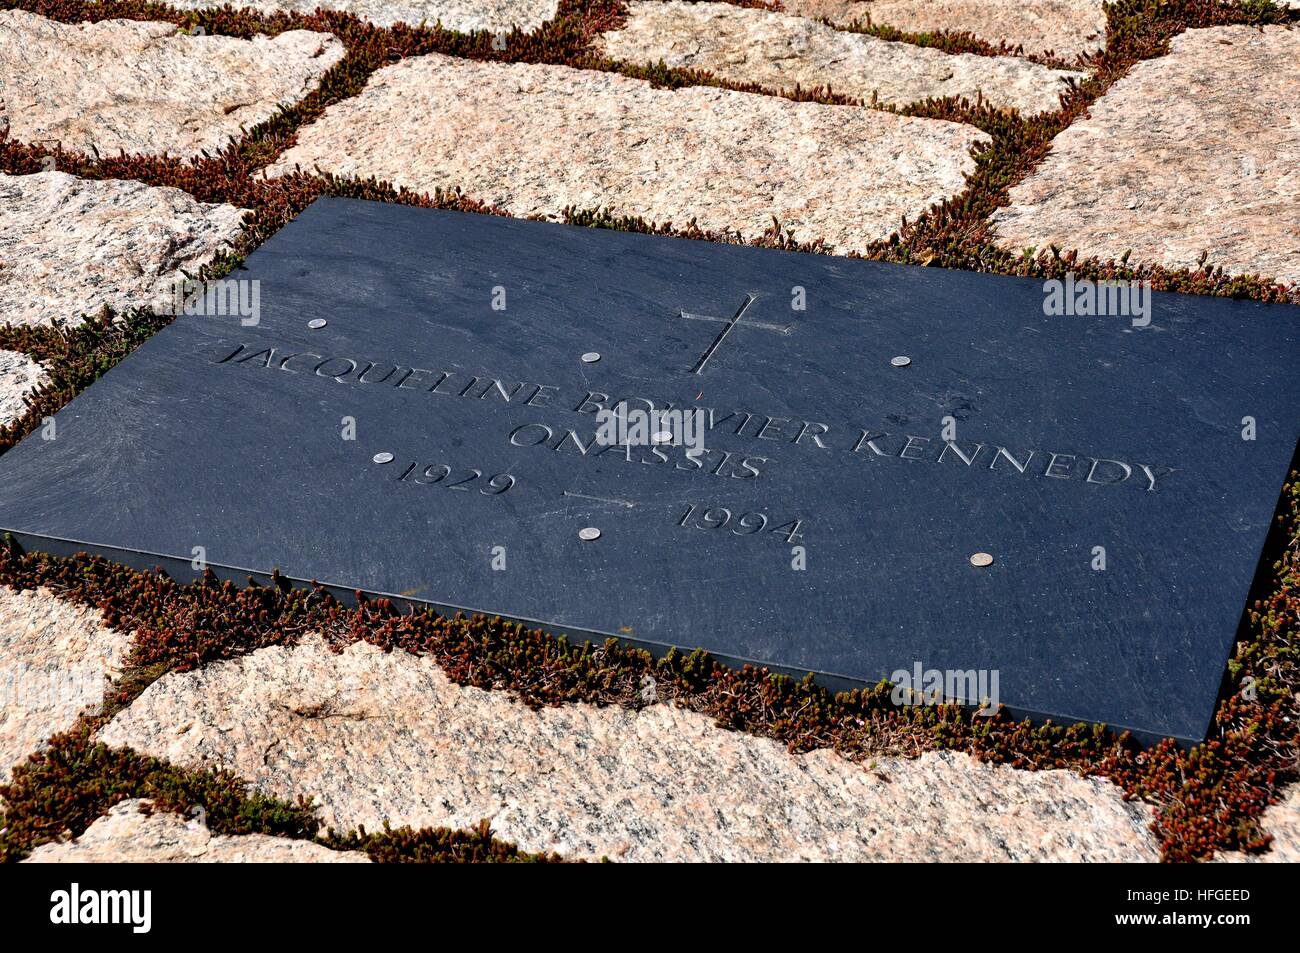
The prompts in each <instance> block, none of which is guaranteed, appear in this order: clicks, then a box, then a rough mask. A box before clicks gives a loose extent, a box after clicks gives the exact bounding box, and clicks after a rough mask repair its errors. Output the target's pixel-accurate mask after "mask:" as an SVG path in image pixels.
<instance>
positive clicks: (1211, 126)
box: [993, 26, 1300, 282]
mask: <svg viewBox="0 0 1300 953" xmlns="http://www.w3.org/2000/svg"><path fill="white" fill-rule="evenodd" d="M1170 90H1177V91H1178V95H1176V96H1171V95H1169V91H1170ZM1153 103H1159V104H1160V105H1159V107H1158V108H1154V107H1153V106H1152V104H1153ZM993 222H994V225H995V227H996V230H997V235H998V238H999V240H1000V242H1001V244H1002V245H1003V246H1004V247H1006V248H1009V249H1011V250H1013V251H1020V250H1022V249H1024V248H1026V247H1029V246H1034V247H1037V248H1045V247H1046V246H1048V245H1057V246H1059V247H1060V248H1061V249H1063V250H1069V249H1075V248H1077V249H1079V251H1080V253H1081V255H1083V256H1093V255H1095V256H1097V257H1099V258H1103V259H1105V258H1119V257H1120V256H1122V255H1123V254H1124V252H1125V251H1126V250H1129V249H1132V257H1131V258H1130V262H1132V263H1134V264H1136V263H1140V262H1146V263H1153V264H1161V265H1167V266H1168V267H1170V268H1195V267H1197V263H1198V261H1199V260H1200V258H1201V255H1202V254H1204V253H1208V254H1209V259H1208V264H1210V265H1221V266H1222V267H1223V268H1224V270H1225V271H1227V272H1228V273H1230V274H1236V273H1255V274H1260V275H1264V276H1268V277H1273V278H1276V279H1279V280H1281V281H1286V282H1300V30H1296V29H1287V28H1286V27H1266V28H1264V29H1263V30H1257V29H1253V28H1250V27H1244V26H1232V27H1216V28H1213V29H1206V30H1189V31H1187V32H1186V33H1183V34H1181V35H1180V36H1176V37H1174V40H1173V43H1172V46H1171V50H1170V53H1169V55H1168V56H1164V57H1160V58H1159V59H1154V60H1147V61H1145V62H1141V63H1138V64H1137V65H1136V66H1135V67H1134V68H1133V70H1132V71H1131V72H1130V73H1129V75H1128V76H1126V77H1124V78H1123V79H1121V80H1120V81H1119V82H1118V83H1116V84H1115V85H1114V86H1113V87H1112V88H1111V90H1110V92H1109V93H1107V94H1106V95H1105V96H1104V97H1102V99H1101V100H1100V101H1099V102H1098V103H1096V104H1095V105H1094V106H1093V107H1092V109H1091V111H1090V115H1089V116H1088V117H1087V118H1084V119H1080V120H1079V121H1077V122H1075V123H1074V124H1073V125H1071V126H1069V127H1068V128H1067V129H1066V130H1065V131H1064V132H1062V133H1061V134H1060V135H1059V136H1057V137H1056V139H1055V140H1054V141H1053V143H1052V150H1051V152H1050V153H1049V154H1048V156H1047V158H1046V159H1045V160H1044V161H1043V162H1042V163H1041V164H1039V166H1038V167H1037V168H1036V169H1035V170H1034V172H1033V173H1032V174H1031V175H1030V176H1029V177H1028V178H1027V179H1026V180H1025V181H1024V182H1022V183H1020V184H1019V185H1017V186H1016V187H1014V188H1013V189H1012V190H1011V205H1010V207H1008V208H1003V209H999V210H998V211H997V212H996V213H995V214H994V216H993Z"/></svg>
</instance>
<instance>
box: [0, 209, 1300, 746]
mask: <svg viewBox="0 0 1300 953" xmlns="http://www.w3.org/2000/svg"><path fill="white" fill-rule="evenodd" d="M239 277H242V278H245V279H257V280H259V281H260V282H261V285H260V306H261V313H260V323H259V324H257V325H256V326H249V327H245V326H241V325H240V323H239V318H237V317H200V316H197V315H191V316H185V317H182V318H180V319H178V320H177V321H176V322H175V323H174V324H173V325H172V326H170V327H169V328H167V329H166V330H164V331H162V332H160V333H159V334H158V335H156V336H155V337H154V338H153V339H151V340H150V341H149V342H148V343H146V344H145V345H144V346H143V347H142V348H141V349H140V350H139V351H138V352H137V353H136V354H134V355H132V356H131V357H130V358H128V359H127V360H126V361H124V362H123V363H122V364H121V365H119V366H118V367H117V368H115V369H114V370H112V371H110V372H109V373H108V374H107V375H106V376H105V377H104V378H103V379H102V380H101V381H100V382H98V383H97V384H95V385H94V386H93V387H92V388H90V389H89V390H88V391H87V392H86V393H84V394H83V395H82V396H81V397H79V398H78V399H77V400H76V401H74V402H73V403H72V404H71V405H69V407H67V408H66V409H65V410H64V411H63V412H62V413H61V414H60V415H59V416H58V439H57V440H55V441H52V442H48V441H42V440H41V439H40V437H39V435H36V436H34V437H32V438H29V439H28V440H27V441H25V442H24V443H23V444H21V445H20V446H19V447H17V448H15V449H14V450H13V451H10V453H8V454H6V455H5V456H4V458H3V459H0V486H3V487H4V488H5V489H4V490H3V492H0V528H5V529H9V530H12V531H15V532H16V533H17V534H18V535H19V538H20V539H21V540H22V541H24V542H25V544H27V545H29V546H35V547H41V548H47V549H52V550H55V551H68V550H71V549H75V548H78V547H79V546H83V545H85V544H90V548H92V549H94V550H95V551H100V552H104V553H107V554H110V555H112V556H113V557H114V558H117V559H120V560H123V561H128V562H134V563H135V564H137V565H146V566H147V565H152V564H155V563H159V562H162V563H165V564H166V565H168V566H169V567H171V568H173V569H176V570H183V569H186V568H187V567H188V566H189V565H190V560H191V559H192V558H193V556H194V554H195V551H196V550H195V548H196V547H202V553H203V555H204V556H205V557H206V559H207V561H208V562H209V564H211V565H212V566H213V567H214V568H216V569H218V570H220V571H222V572H225V573H227V574H238V573H241V572H244V571H248V570H256V571H258V572H268V571H270V570H271V569H272V568H273V567H278V568H279V569H280V570H281V572H283V573H284V574H286V575H288V576H290V577H292V578H297V579H318V580H320V581H322V582H325V583H330V584H335V585H338V586H340V587H343V588H347V589H351V588H360V589H365V590H369V591H372V592H378V593H386V594H392V595H400V596H404V597H406V598H409V599H413V600H417V601H427V602H430V603H432V604H435V605H438V606H440V607H444V608H445V607H448V606H454V607H461V608H466V609H471V610H475V611H485V612H491V613H498V614H502V615H507V616H513V617H516V618H521V619H525V620H536V621H539V622H542V623H545V624H546V625H547V626H548V627H550V628H552V629H553V630H556V631H564V632H568V633H571V634H573V635H575V636H577V637H579V638H582V637H592V638H602V637H604V636H607V635H615V636H620V637H623V638H628V639H632V640H634V641H638V642H641V643H643V644H648V645H665V644H678V645H682V646H687V647H694V646H703V647H705V648H707V649H709V650H710V651H713V652H715V653H717V654H719V655H721V656H723V657H725V658H728V659H733V660H734V659H751V660H756V661H760V662H763V663H765V664H770V665H774V666H777V667H780V668H783V669H786V670H794V671H800V670H804V671H806V670H813V671H817V672H820V673H825V674H827V675H835V676H842V677H846V678H848V679H852V680H856V681H864V682H875V681H876V680H878V679H879V678H881V677H887V676H888V675H890V673H891V672H893V671H895V670H898V669H909V670H910V669H911V668H912V667H913V665H914V664H915V663H921V664H922V665H923V666H924V667H925V668H927V669H929V668H933V669H954V670H972V669H973V670H996V671H997V672H998V675H999V679H1000V687H999V697H1000V700H1001V701H1003V702H1004V703H1006V704H1008V705H1009V706H1010V707H1011V708H1012V709H1013V710H1014V711H1017V712H1025V713H1032V714H1037V715H1039V716H1043V715H1050V716H1052V717H1054V718H1056V719H1058V720H1075V719H1083V720H1096V721H1104V722H1107V723H1109V724H1112V725H1116V726H1122V727H1131V728H1135V729H1138V730H1140V731H1141V732H1143V733H1144V734H1145V735H1147V736H1156V735H1173V736H1176V737H1180V738H1183V739H1197V738H1199V737H1203V735H1204V731H1205V729H1206V726H1207V724H1208V721H1209V718H1210V715H1211V712H1212V709H1213V705H1214V701H1215V697H1216V693H1217V690H1218V687H1219V683H1220V679H1221V676H1222V673H1223V669H1224V664H1225V661H1226V659H1227V657H1228V652H1229V648H1230V645H1231V642H1232V639H1233V636H1234V634H1235V632H1236V630H1237V626H1238V623H1239V621H1240V619H1241V615H1242V611H1243V608H1244V606H1245V602H1246V594H1247V590H1248V587H1249V585H1250V582H1251V579H1252V577H1253V575H1254V573H1255V570H1256V565H1257V561H1258V558H1259V555H1260V551H1261V547H1262V544H1263V541H1264V538H1265V534H1266V531H1267V529H1268V525H1269V521H1270V519H1271V516H1272V514H1273V511H1274V508H1275V505H1276V503H1277V499H1278V491H1279V488H1280V487H1281V485H1282V482H1283V479H1284V477H1285V474H1286V470H1287V467H1288V465H1289V463H1290V461H1291V459H1292V455H1293V452H1294V450H1295V448H1296V441H1297V436H1298V434H1297V429H1296V427H1297V425H1296V416H1295V413H1294V410H1295V407H1296V405H1297V400H1298V399H1300V381H1298V380H1297V378H1296V375H1294V374H1293V373H1290V364H1291V362H1292V361H1293V359H1294V354H1295V353H1296V343H1297V324H1296V319H1297V310H1296V309H1294V308H1290V307H1276V306H1274V307H1269V306H1264V305H1259V304H1255V303H1250V302H1234V301H1226V300H1217V299H1208V298H1199V297H1187V296H1172V295H1156V296H1155V297H1154V302H1153V314H1152V321H1151V325H1150V326H1149V327H1145V328H1138V327H1133V326H1132V323H1131V321H1130V320H1128V319H1126V318H1095V317H1093V318H1088V317H1068V318H1067V317H1045V316H1044V314H1043V289H1042V287H1041V285H1040V284H1038V283H1036V282H1033V281H1029V280H1021V279H1011V278H1000V277H993V276H987V275H978V274H972V273H965V272H949V271H940V270H936V269H919V268H917V269H912V268H903V267H898V266H891V265H885V264H880V263H872V262H861V261H849V260H845V259H841V258H834V257H830V256H809V255H795V254H789V253H783V252H775V251H767V250H757V249H751V248H744V247H735V246H722V245H712V244H706V243H700V242H690V241H682V240H677V239H665V238H653V237H647V236H640V235H631V234H624V233H616V232H608V231H598V230H584V229H576V228H569V227H565V226H556V225H549V224H545V223H538V222H521V221H514V220H506V219H500V218H495V217H487V216H470V215H461V214H456V213H448V212H434V211H429V210H424V209H414V208H405V207H399V206H386V205H377V204H369V203H360V202H354V201H346V200H333V199H329V200H321V201H320V202H318V203H317V204H315V205H314V206H312V207H311V208H310V209H308V210H307V212H305V213H304V214H303V215H302V216H301V217H300V218H299V219H298V220H297V221H296V222H294V223H292V224H291V225H290V226H288V227H287V228H286V229H284V230H283V231H281V232H280V233H279V234H277V235H276V236H275V237H274V238H273V239H271V240H270V241H269V242H268V243H267V244H266V245H264V246H263V247H262V248H261V249H260V250H259V251H257V252H256V253H255V254H254V255H253V256H252V257H250V259H249V261H248V265H247V270H246V271H244V272H241V273H239ZM800 289H802V290H801V291H800ZM502 293H504V298H503V297H502ZM750 295H755V296H756V297H755V298H754V300H753V301H752V303H751V304H750V305H749V306H748V307H746V308H745V309H744V312H743V315H742V319H741V321H740V323H739V324H736V325H735V326H734V327H732V329H731V331H730V332H729V333H728V334H727V335H725V336H720V334H719V331H720V328H722V327H725V321H726V320H727V319H729V318H730V317H731V316H733V315H734V314H736V313H737V311H738V310H739V309H740V306H741V304H742V303H743V302H744V301H745V300H747V296H750ZM800 299H806V305H807V306H806V310H802V311H800V310H794V309H792V303H794V302H796V301H799V300H800ZM502 301H504V304H505V308H504V310H495V309H494V307H493V305H494V303H496V304H498V305H499V304H501V303H502ZM315 318H324V319H326V320H327V322H328V323H327V324H326V326H325V327H323V328H320V329H318V330H311V329H309V328H308V322H309V321H310V320H312V319H315ZM709 319H721V320H709ZM720 337H721V342H720V343H719V344H718V346H717V347H716V348H714V349H713V350H711V351H710V346H711V345H712V344H713V342H715V341H718V340H719V338H720ZM592 352H594V353H598V354H599V355H600V359H599V360H598V361H596V362H594V363H584V362H583V360H582V355H584V354H588V353H592ZM705 355H708V360H707V361H706V362H704V366H703V367H700V364H701V359H702V358H703V357H704V356H705ZM896 356H907V357H909V358H910V365H909V366H907V367H905V368H897V367H894V366H892V364H891V359H892V358H894V357H896ZM697 368H699V372H698V373H695V372H694V371H695V370H696V369H697ZM444 375H446V376H444ZM363 376H364V377H365V381H366V382H364V383H361V382H359V381H358V378H360V377H363ZM475 378H476V379H477V380H476V381H472V379H475ZM494 381H500V387H497V386H496V385H495V384H494V383H493V382H494ZM592 392H599V393H600V394H604V395H609V396H610V398H612V399H613V400H617V399H618V398H624V397H626V398H639V399H650V400H653V401H655V402H657V403H659V404H660V405H662V404H663V403H664V402H669V403H673V404H675V405H677V406H679V407H687V408H712V409H713V410H714V421H715V427H714V429H713V430H711V431H710V432H709V433H708V434H707V435H706V447H707V450H706V452H705V454H704V455H703V456H702V458H700V463H699V465H698V466H697V465H696V464H695V463H694V462H692V461H691V460H689V459H688V458H686V456H685V454H684V451H683V450H682V448H672V447H670V448H645V447H638V448H632V449H631V450H623V449H619V448H615V449H613V450H605V452H601V451H602V450H604V449H605V448H601V447H599V446H597V445H593V443H592V439H593V433H594V430H595V427H596V420H595V418H594V415H593V414H592V413H589V412H584V411H590V410H593V409H594V408H595V406H597V405H600V404H606V405H607V404H609V403H610V402H611V401H610V400H605V401H602V400H600V399H599V398H593V397H592V396H591V393H592ZM507 397H509V398H510V399H509V400H507V399H506V398H507ZM1245 416H1251V417H1253V418H1254V420H1255V424H1256V430H1257V439H1255V440H1253V441H1244V440H1243V439H1242V433H1241V430H1242V418H1243V417H1245ZM944 418H952V420H953V421H955V426H956V428H957V430H956V436H955V440H954V441H953V445H952V446H949V445H947V444H945V443H944V441H943V439H942V438H941V434H942V428H943V427H944ZM349 421H351V422H353V423H355V432H356V440H354V441H348V440H344V439H342V434H343V432H344V431H345V430H346V429H347V428H348V425H349ZM570 431H571V432H572V434H571V435H570ZM736 431H739V432H736ZM512 435H513V438H514V439H513V442H512ZM534 441H536V443H534ZM583 448H585V452H584V450H583ZM998 448H1005V453H1000V452H999V449H998ZM656 449H658V450H661V453H662V457H661V456H660V454H657V453H655V450H656ZM380 452H388V453H392V454H393V455H394V457H395V459H394V460H393V462H392V463H388V464H376V463H374V462H373V458H374V455H375V454H377V453H380ZM967 460H969V462H966V461H967ZM1094 461H1101V462H1094ZM412 463H418V464H419V467H418V468H417V469H416V470H414V471H411V470H410V467H411V464H412ZM444 466H445V467H446V468H447V472H446V473H445V474H444V473H443V469H442V468H443V467H444ZM426 467H427V468H429V470H428V471H427V472H428V473H429V474H430V476H429V478H428V479H429V485H420V483H418V482H416V480H415V478H414V477H409V474H411V473H414V474H415V475H416V476H421V475H423V474H424V473H425V472H426V470H425V468H426ZM1022 468H1023V472H1022ZM1049 470H1050V473H1049V472H1048V471H1049ZM475 472H477V474H478V475H477V476H475V475H474V474H475ZM404 473H407V474H408V477H409V478H408V479H406V480H401V479H399V477H401V476H402V474H404ZM502 475H506V476H502ZM1089 475H1091V476H1092V478H1093V479H1092V482H1089V480H1088V477H1089ZM507 477H510V478H513V479H507ZM494 478H496V479H495V480H494ZM691 507H694V509H693V510H692V509H691ZM710 507H726V508H727V509H728V510H729V511H730V513H731V515H732V520H731V521H729V522H728V523H727V524H725V525H722V526H720V527H718V528H713V529H710V528H708V524H709V523H717V522H719V521H720V519H719V518H720V511H717V510H715V512H714V518H713V519H702V518H701V516H702V514H703V512H704V510H705V509H707V508H710ZM692 514H693V515H692ZM755 514H761V516H762V517H765V518H766V519H765V523H764V524H763V525H761V527H760V529H757V530H754V527H756V526H760V518H759V516H757V515H755ZM745 516H750V519H749V520H748V521H747V522H744V523H742V522H741V519H742V517H745ZM796 522H797V523H798V526H797V527H794V524H795V523H796ZM683 524H684V525H683ZM587 527H595V528H598V529H599V530H600V531H601V535H600V538H599V539H598V540H595V541H591V542H584V541H582V540H581V539H579V535H578V533H579V531H580V530H581V529H583V528H587ZM778 527H780V528H781V531H780V532H774V530H776V529H777V528H778ZM792 527H794V528H792ZM751 530H754V531H753V532H750V531H751ZM60 540H62V541H68V540H71V541H74V542H60ZM1098 546H1101V547H1105V550H1106V561H1107V568H1106V569H1105V570H1104V571H1097V570H1094V569H1093V568H1092V566H1093V564H1094V560H1095V551H1096V547H1098ZM795 547H802V549H803V553H802V555H803V558H804V559H806V567H807V568H806V569H803V570H796V569H794V568H792V566H793V564H794V563H795V561H796V560H795V557H796V556H797V555H798V554H797V553H796V552H794V549H795ZM976 552H987V553H990V554H992V555H993V556H994V557H995V562H994V564H993V565H992V566H990V567H988V568H985V569H977V568H974V567H973V566H972V565H971V564H970V557H971V555H972V554H973V553H976ZM502 553H503V554H504V560H505V568H504V569H501V568H495V567H497V566H499V565H500V561H499V560H498V559H496V558H495V557H497V556H500V555H501V554H502Z"/></svg>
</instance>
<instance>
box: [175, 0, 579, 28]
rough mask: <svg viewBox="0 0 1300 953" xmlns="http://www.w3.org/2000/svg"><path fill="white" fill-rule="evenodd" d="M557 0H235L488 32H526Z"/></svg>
mask: <svg viewBox="0 0 1300 953" xmlns="http://www.w3.org/2000/svg"><path fill="white" fill-rule="evenodd" d="M213 5H214V2H213V0H174V2H172V3H171V6H173V7H179V8H181V9H182V10H202V9H204V8H207V7H211V6H213ZM559 5H560V4H559V0H239V3H238V4H237V6H241V7H252V8H253V9H254V10H260V11H262V12H264V13H275V12H277V11H284V12H287V13H311V12H313V11H314V10H315V9H316V8H317V7H320V8H321V9H324V10H341V11H343V12H345V13H353V14H356V16H358V17H360V18H361V19H363V20H369V21H370V22H371V23H374V24H376V25H378V26H392V25H393V24H395V23H406V24H409V25H411V26H415V25H417V24H419V23H428V24H429V25H433V24H434V23H441V24H442V25H443V27H445V28H446V29H448V30H458V31H460V32H461V33H471V32H473V31H474V30H491V31H492V32H493V33H500V32H502V31H508V30H510V29H512V28H514V27H518V28H519V29H520V30H523V31H525V32H530V31H532V30H535V29H537V27H539V26H541V25H542V24H543V23H545V22H546V21H548V20H553V19H555V11H556V9H557V8H558V7H559Z"/></svg>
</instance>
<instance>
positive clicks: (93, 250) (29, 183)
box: [0, 172, 244, 324]
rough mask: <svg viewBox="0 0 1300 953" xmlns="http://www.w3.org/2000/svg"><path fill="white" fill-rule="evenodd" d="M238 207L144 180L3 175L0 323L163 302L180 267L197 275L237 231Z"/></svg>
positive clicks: (76, 315)
mask: <svg viewBox="0 0 1300 953" xmlns="http://www.w3.org/2000/svg"><path fill="white" fill-rule="evenodd" d="M243 214H244V213H243V212H242V211H240V210H239V209H237V208H234V207H233V206H230V205H208V204H204V203H202V202H197V201H195V200H194V199H193V198H192V197H191V196H190V195H189V194H187V193H185V192H182V191H181V190H180V189H171V188H153V187H151V186H148V185H145V184H143V183H141V182H134V181H122V180H118V179H106V180H103V181H92V180H89V179H79V178H77V177H75V176H71V175H68V174H67V173H64V172H39V173H36V174H34V175H3V174H0V322H2V323H6V324H51V323H53V322H55V321H59V320H63V321H67V322H69V323H70V324H75V323H77V321H78V319H79V318H80V316H82V315H86V314H94V313H95V312H97V311H99V309H100V308H102V307H103V306H105V305H108V306H109V307H111V308H113V309H114V310H122V309H125V308H128V307H149V306H164V305H166V304H167V303H168V302H169V301H170V296H171V292H172V288H173V286H174V284H175V282H176V281H178V280H179V279H180V272H181V271H182V270H183V271H184V272H185V273H186V274H189V275H191V276H192V275H195V274H197V272H198V269H199V268H200V267H201V266H202V265H204V264H206V263H207V262H209V261H211V260H212V258H213V257H214V256H215V255H216V254H217V252H218V251H220V250H221V249H223V248H227V247H229V246H230V245H231V243H232V242H233V241H234V240H235V239H236V238H237V237H238V236H239V233H240V229H241V223H242V220H243Z"/></svg>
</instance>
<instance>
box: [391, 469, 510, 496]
mask: <svg viewBox="0 0 1300 953" xmlns="http://www.w3.org/2000/svg"><path fill="white" fill-rule="evenodd" d="M419 466H420V464H419V463H418V462H417V463H412V464H411V465H410V466H408V467H407V468H406V469H405V470H403V471H402V474H401V476H399V477H398V478H397V479H398V482H404V483H418V484H420V485H421V486H434V485H441V486H442V487H443V488H444V489H448V490H467V491H472V490H478V492H480V493H482V494H484V495H485V496H500V495H501V494H502V493H505V492H506V491H507V490H509V489H510V488H511V487H512V486H514V485H515V477H514V475H513V474H510V473H498V474H496V475H495V476H491V477H488V478H487V480H485V481H483V483H482V484H480V482H479V481H480V480H482V479H483V471H482V470H475V469H474V468H473V467H466V468H465V469H463V470H461V469H456V468H453V467H450V466H448V465H447V464H445V463H431V464H429V465H428V466H426V467H425V468H424V469H423V470H418V468H419ZM417 470H418V472H417Z"/></svg>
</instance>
